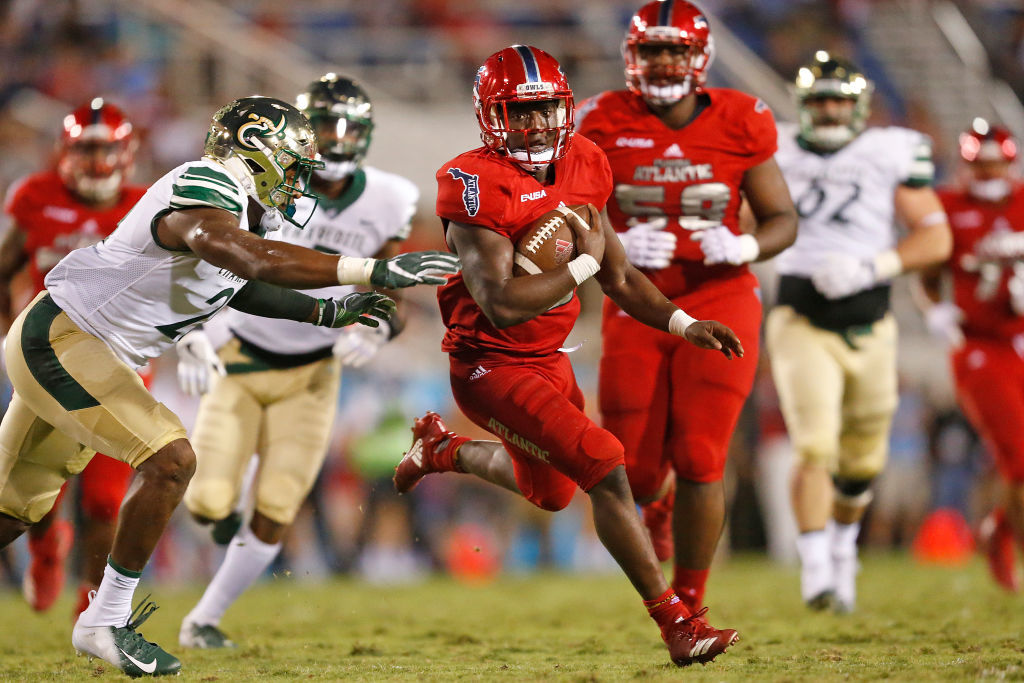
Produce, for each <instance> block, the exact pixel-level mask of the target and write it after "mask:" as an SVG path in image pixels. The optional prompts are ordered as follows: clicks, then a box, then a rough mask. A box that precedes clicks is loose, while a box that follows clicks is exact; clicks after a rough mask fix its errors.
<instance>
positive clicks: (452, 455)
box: [437, 432, 472, 472]
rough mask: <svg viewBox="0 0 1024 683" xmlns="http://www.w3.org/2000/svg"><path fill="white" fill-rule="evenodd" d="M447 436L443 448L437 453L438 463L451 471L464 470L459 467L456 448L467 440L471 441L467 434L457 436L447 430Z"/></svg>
mask: <svg viewBox="0 0 1024 683" xmlns="http://www.w3.org/2000/svg"><path fill="white" fill-rule="evenodd" d="M448 434H449V436H448V439H447V443H445V445H444V448H442V449H441V452H440V453H438V454H437V455H438V463H439V464H441V465H443V466H444V467H446V468H448V470H449V471H452V472H465V470H464V469H462V468H461V467H459V459H458V450H459V447H460V446H462V444H464V443H466V442H467V441H472V439H470V438H469V437H468V436H459V435H458V434H455V433H453V432H448Z"/></svg>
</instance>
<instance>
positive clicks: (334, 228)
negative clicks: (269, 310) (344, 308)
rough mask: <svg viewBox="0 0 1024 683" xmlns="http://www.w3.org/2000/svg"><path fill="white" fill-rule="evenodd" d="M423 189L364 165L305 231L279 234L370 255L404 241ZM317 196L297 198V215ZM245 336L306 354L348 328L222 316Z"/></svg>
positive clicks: (333, 290) (342, 288) (324, 292)
mask: <svg viewBox="0 0 1024 683" xmlns="http://www.w3.org/2000/svg"><path fill="white" fill-rule="evenodd" d="M418 200H419V190H418V189H416V186H415V185H413V184H412V183H411V182H410V181H408V180H406V179H405V178H403V177H401V176H397V175H394V174H393V173H386V172H384V171H381V170H378V169H376V168H371V167H364V168H362V169H359V170H357V171H356V172H355V174H353V176H352V184H351V185H350V186H349V188H348V189H347V190H346V191H345V193H344V194H343V195H342V196H341V197H339V198H338V199H335V200H330V199H326V198H324V197H320V199H319V203H318V204H317V207H316V210H315V211H314V212H313V215H312V217H311V218H310V219H309V222H308V223H307V224H306V227H304V228H302V229H299V228H297V227H295V226H293V225H288V226H287V227H285V228H284V229H283V230H280V231H279V232H276V233H274V234H273V236H272V239H279V240H283V241H285V242H290V243H292V244H298V245H301V246H303V247H309V248H311V249H317V250H319V251H324V252H327V253H329V254H343V255H345V256H359V257H369V256H373V255H374V254H376V253H377V252H379V251H380V250H381V249H382V248H383V247H384V246H385V245H386V244H387V243H388V241H390V240H404V239H405V238H406V237H408V236H409V229H410V227H411V221H412V217H413V214H414V213H415V211H416V202H417V201H418ZM312 201H313V200H312V199H308V198H305V197H303V198H302V199H300V200H298V201H297V202H296V204H297V206H296V211H295V213H296V215H298V216H304V215H306V214H308V213H309V210H310V206H311V205H312ZM302 291H303V293H305V294H309V295H310V296H315V297H321V298H330V297H338V296H344V295H345V294H348V293H350V292H353V291H355V287H354V286H353V285H336V286H334V287H324V288H320V289H311V290H302ZM219 317H223V318H225V320H219V321H218V322H219V323H222V324H226V325H227V326H228V328H229V329H230V330H231V331H232V333H233V334H234V335H235V336H237V337H239V338H240V339H242V340H244V341H246V342H249V343H250V344H254V345H255V346H258V347H259V348H261V349H263V350H265V351H270V352H272V353H277V354H283V355H300V354H306V353H311V352H314V351H319V350H322V349H325V348H327V347H330V346H333V345H334V342H335V341H337V339H338V336H339V335H340V334H342V330H343V329H344V328H337V329H332V328H330V327H314V326H311V325H309V324H307V323H299V322H295V321H292V320H280V319H272V318H261V317H259V316H255V315H250V314H248V313H243V312H241V311H236V310H234V309H229V310H227V311H224V313H223V314H222V315H221V316H219Z"/></svg>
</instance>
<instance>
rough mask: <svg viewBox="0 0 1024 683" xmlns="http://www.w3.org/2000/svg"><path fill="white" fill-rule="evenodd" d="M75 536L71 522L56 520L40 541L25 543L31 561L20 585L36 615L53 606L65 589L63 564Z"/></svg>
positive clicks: (36, 539)
mask: <svg viewBox="0 0 1024 683" xmlns="http://www.w3.org/2000/svg"><path fill="white" fill-rule="evenodd" d="M73 539H74V532H73V531H72V529H71V522H68V521H67V520H64V519H55V520H54V521H53V523H52V524H50V528H49V529H47V530H46V533H45V534H43V536H42V538H29V539H28V552H29V555H30V556H31V558H32V561H31V564H29V567H28V571H26V572H25V577H24V579H22V582H21V592H22V593H23V594H24V596H25V600H26V601H27V602H28V604H29V605H30V606H31V607H32V609H34V610H35V611H37V612H43V611H46V610H48V609H50V607H52V606H53V603H54V602H56V601H57V598H58V597H60V592H61V590H62V589H63V588H64V560H65V559H66V558H67V556H68V553H70V552H71V544H72V541H73Z"/></svg>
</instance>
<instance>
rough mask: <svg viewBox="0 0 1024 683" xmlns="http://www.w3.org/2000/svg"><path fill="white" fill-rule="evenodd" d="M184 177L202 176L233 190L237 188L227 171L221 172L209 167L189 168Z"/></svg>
mask: <svg viewBox="0 0 1024 683" xmlns="http://www.w3.org/2000/svg"><path fill="white" fill-rule="evenodd" d="M183 175H193V176H200V177H202V178H207V179H209V180H215V181H217V182H220V183H224V184H225V185H227V186H228V187H231V188H234V187H235V181H234V179H233V178H232V177H231V176H230V175H228V174H227V172H226V171H220V170H217V169H215V168H210V167H208V166H189V167H188V168H187V169H185V173H184V174H183Z"/></svg>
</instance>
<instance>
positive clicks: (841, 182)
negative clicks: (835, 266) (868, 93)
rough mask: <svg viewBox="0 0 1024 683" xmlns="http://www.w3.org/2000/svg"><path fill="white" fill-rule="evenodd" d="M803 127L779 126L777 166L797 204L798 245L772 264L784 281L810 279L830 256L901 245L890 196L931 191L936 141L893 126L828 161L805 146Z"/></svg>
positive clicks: (873, 131)
mask: <svg viewBox="0 0 1024 683" xmlns="http://www.w3.org/2000/svg"><path fill="white" fill-rule="evenodd" d="M798 132H799V130H798V127H797V126H796V125H794V124H781V125H780V126H779V151H778V153H777V154H776V155H775V160H776V161H777V162H778V164H779V168H780V169H782V174H783V176H785V178H786V184H787V185H788V186H789V194H790V195H791V196H792V197H793V203H794V204H795V205H796V210H797V213H798V214H799V215H800V228H799V230H798V231H797V237H796V243H795V244H793V246H791V247H790V248H789V249H787V250H786V251H784V252H782V253H781V254H779V255H778V256H776V257H775V268H776V270H777V271H778V272H779V273H780V274H781V275H794V276H797V277H805V278H806V277H810V276H811V274H812V273H813V272H814V271H815V270H816V269H817V267H818V266H819V264H821V263H822V262H823V261H824V258H825V254H827V253H828V252H842V253H844V254H849V255H851V256H856V257H858V258H863V259H867V258H871V257H873V256H874V255H875V254H877V253H878V252H880V251H884V250H885V249H890V248H892V247H893V245H894V244H895V243H896V233H895V230H894V227H893V218H894V216H893V193H894V192H895V191H896V188H897V187H898V186H900V185H907V186H910V187H923V186H925V185H930V184H931V182H932V178H933V175H934V172H935V167H934V165H933V164H932V154H931V142H930V140H929V139H928V137H927V136H926V135H924V134H922V133H918V132H917V131H914V130H910V129H908V128H899V127H896V126H891V127H886V128H868V129H867V130H865V131H864V132H862V133H861V134H860V135H858V136H857V137H855V138H854V139H853V140H852V141H851V142H849V143H848V144H846V145H845V146H844V147H842V148H840V149H839V150H837V151H835V152H833V153H831V154H818V153H816V152H813V151H810V150H808V149H805V148H804V147H803V146H801V142H800V140H799V138H798Z"/></svg>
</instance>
